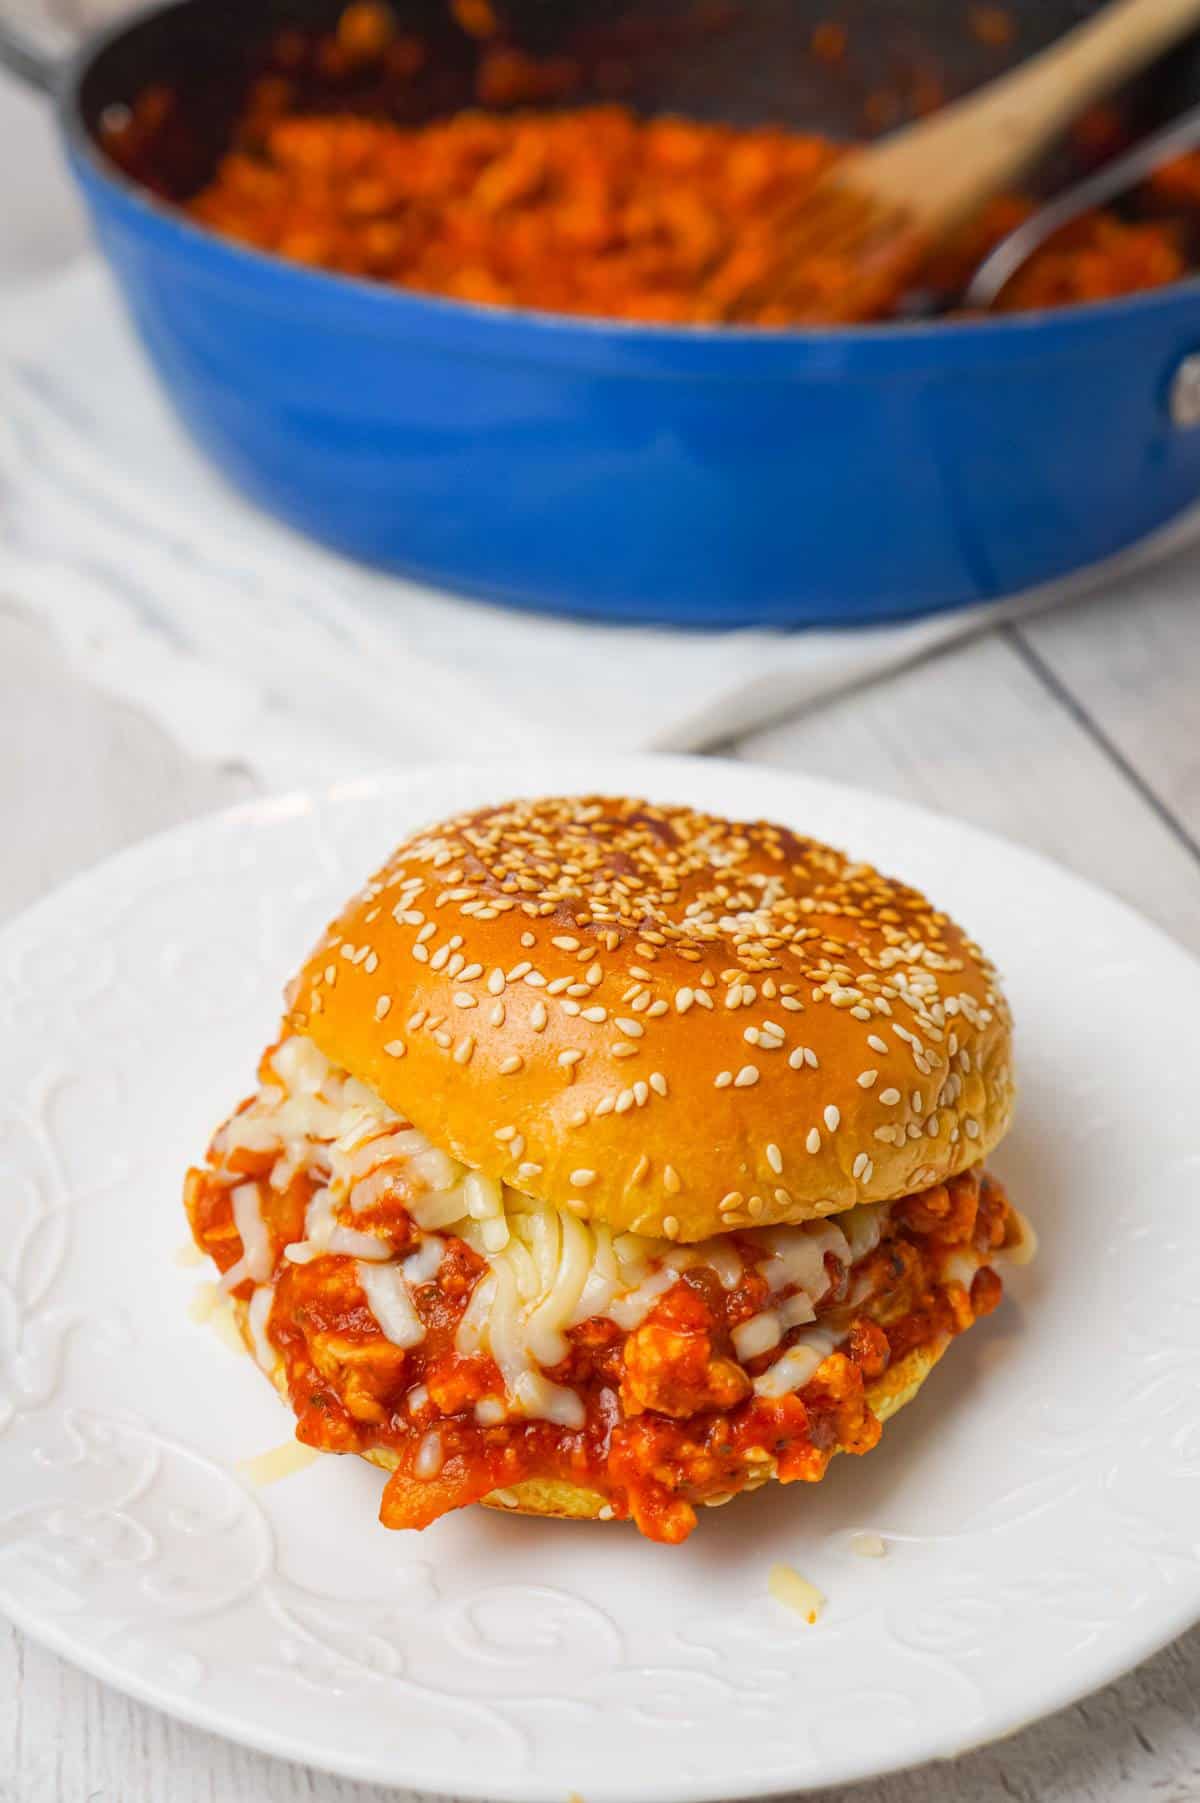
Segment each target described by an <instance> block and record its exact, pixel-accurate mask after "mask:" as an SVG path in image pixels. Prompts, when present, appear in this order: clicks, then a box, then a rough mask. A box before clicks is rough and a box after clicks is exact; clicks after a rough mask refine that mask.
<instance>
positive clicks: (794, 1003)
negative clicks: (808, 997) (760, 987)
mask: <svg viewBox="0 0 1200 1803" xmlns="http://www.w3.org/2000/svg"><path fill="white" fill-rule="evenodd" d="M779 1006H780V1007H781V1008H786V1009H787V1011H788V1013H789V1014H803V1013H804V1003H803V1002H802V1001H799V1000H798V999H797V997H796V996H794V995H781V996H780V998H779Z"/></svg>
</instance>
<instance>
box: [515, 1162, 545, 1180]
mask: <svg viewBox="0 0 1200 1803" xmlns="http://www.w3.org/2000/svg"><path fill="white" fill-rule="evenodd" d="M541 1174H542V1167H541V1165H540V1164H533V1163H532V1162H531V1161H529V1160H526V1161H525V1162H524V1163H522V1164H519V1165H518V1166H517V1176H518V1177H519V1178H520V1179H521V1182H522V1183H532V1182H533V1179H534V1178H535V1177H540V1176H541Z"/></svg>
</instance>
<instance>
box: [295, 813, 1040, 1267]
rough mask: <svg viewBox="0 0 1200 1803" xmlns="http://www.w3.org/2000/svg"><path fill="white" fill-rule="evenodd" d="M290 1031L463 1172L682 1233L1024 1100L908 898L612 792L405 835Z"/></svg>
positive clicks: (721, 1223)
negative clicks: (465, 1167)
mask: <svg viewBox="0 0 1200 1803" xmlns="http://www.w3.org/2000/svg"><path fill="white" fill-rule="evenodd" d="M285 1024H286V1027H287V1029H288V1030H289V1031H291V1032H298V1033H304V1034H307V1035H309V1037H311V1038H312V1039H313V1040H315V1041H316V1043H317V1045H318V1046H319V1047H320V1048H321V1050H322V1051H323V1052H324V1053H325V1054H326V1056H327V1057H329V1058H331V1059H332V1060H334V1061H335V1062H336V1063H338V1064H340V1065H342V1066H343V1067H344V1068H345V1069H347V1070H348V1071H350V1072H351V1074H352V1075H353V1076H355V1077H357V1078H358V1079H359V1080H360V1081H361V1082H363V1083H366V1084H368V1085H370V1087H371V1088H372V1089H374V1090H375V1091H376V1093H377V1094H379V1095H380V1096H382V1098H383V1099H384V1101H386V1102H387V1103H388V1104H389V1105H390V1106H391V1107H393V1108H394V1109H396V1110H397V1111H398V1112H400V1113H402V1114H404V1115H406V1116H407V1117H408V1118H409V1119H410V1120H411V1121H412V1122H413V1123H414V1124H415V1125H416V1126H417V1127H419V1128H420V1129H421V1131H422V1132H423V1133H425V1134H426V1135H427V1136H428V1137H429V1138H430V1139H431V1140H433V1142H434V1143H435V1144H437V1145H440V1146H443V1147H445V1148H446V1150H448V1151H450V1152H452V1153H453V1154H454V1155H455V1156H456V1157H458V1158H460V1159H461V1160H462V1161H463V1162H464V1163H466V1164H469V1165H471V1166H473V1167H475V1168H477V1169H480V1170H482V1171H484V1172H485V1173H486V1174H487V1175H489V1176H491V1177H494V1178H497V1179H502V1180H503V1181H505V1182H507V1183H509V1184H511V1185H512V1186H513V1187H514V1188H516V1189H519V1190H523V1191H524V1192H525V1193H527V1194H529V1195H532V1196H536V1197H539V1198H541V1199H542V1200H545V1201H548V1202H554V1203H557V1204H559V1205H560V1206H566V1207H570V1208H572V1209H574V1210H575V1212H577V1213H578V1214H580V1215H582V1216H584V1217H586V1218H588V1219H592V1220H597V1221H606V1222H608V1223H610V1224H611V1225H612V1226H614V1227H616V1228H619V1229H624V1230H633V1231H636V1232H639V1233H646V1234H656V1235H662V1236H665V1237H667V1238H671V1239H681V1240H697V1239H703V1238H705V1237H706V1236H708V1235H709V1234H713V1233H721V1232H728V1231H731V1230H732V1229H734V1228H738V1227H746V1226H751V1225H756V1226H763V1225H767V1224H769V1223H772V1222H783V1221H802V1220H808V1219H811V1218H814V1217H816V1216H820V1215H825V1214H833V1213H836V1212H838V1211H840V1210H842V1209H846V1208H849V1207H852V1206H853V1205H854V1204H855V1203H860V1202H875V1201H885V1200H888V1199H890V1198H892V1197H895V1196H899V1195H904V1194H906V1193H908V1192H910V1191H912V1190H914V1189H919V1188H922V1187H924V1186H925V1185H927V1184H931V1183H935V1182H937V1181H939V1180H941V1179H942V1178H945V1177H947V1176H951V1175H953V1174H954V1173H955V1172H958V1171H961V1170H964V1169H965V1168H967V1167H968V1166H969V1165H972V1164H975V1163H976V1162H977V1161H978V1160H979V1159H980V1158H982V1157H983V1156H984V1154H985V1153H987V1152H988V1150H989V1149H990V1148H991V1147H992V1146H993V1145H994V1144H995V1143H996V1141H997V1140H998V1139H999V1138H1000V1137H1001V1135H1002V1134H1003V1132H1004V1130H1005V1128H1006V1126H1007V1124H1008V1118H1009V1113H1010V1108H1011V1101H1012V1081H1011V1076H1010V1046H1011V1024H1010V1017H1009V1013H1008V1008H1007V1006H1006V1004H1005V1002H1004V998H1003V997H1002V995H1001V994H1000V993H999V990H998V989H997V986H996V979H995V973H994V972H993V970H992V967H991V966H990V965H989V964H988V963H987V961H986V959H985V958H984V957H983V955H982V954H981V952H980V951H979V950H978V948H977V947H976V946H974V945H973V944H972V943H971V941H970V940H969V939H968V938H967V937H966V936H965V934H964V933H963V932H962V931H961V930H960V929H959V928H958V927H956V926H955V925H954V924H953V922H951V921H950V920H949V919H947V917H946V916H945V915H944V914H940V913H938V911H937V910H936V909H935V908H934V907H933V905H932V904H931V903H930V902H928V901H926V900H925V898H924V897H923V896H922V895H920V894H919V893H918V892H917V891H916V890H914V889H909V888H906V887H905V886H904V885H902V884H900V883H897V882H895V881H893V880H892V879H891V878H888V877H884V876H880V875H879V873H878V872H877V871H875V870H873V869H872V868H871V867H870V866H869V865H865V864H855V863H852V862H851V861H850V860H849V859H848V858H847V857H845V856H844V855H843V854H842V853H841V852H838V851H833V850H831V849H830V848H829V847H828V846H826V845H821V844H818V843H816V842H815V841H813V840H809V839H802V838H800V837H798V836H797V835H796V834H795V833H793V832H790V831H789V830H788V829H787V828H785V827H780V826H772V825H770V824H767V823H765V822H761V821H760V822H755V823H752V824H749V825H737V824H734V823H731V822H730V821H727V820H721V819H717V818H714V817H713V816H711V815H707V814H702V813H698V812H696V811H694V810H692V809H689V808H683V807H656V806H652V805H650V804H649V803H647V802H643V801H633V800H627V799H624V798H608V797H600V798H597V797H586V798H580V797H567V798H551V799H547V800H542V801H518V802H512V803H510V804H507V805H504V806H500V807H495V808H486V809H482V810H480V811H478V812H475V813H471V814H465V815H462V816H460V817H459V818H457V819H454V820H451V821H447V822H445V823H444V824H442V825H439V826H435V827H431V828H429V829H428V830H426V831H423V832H420V833H417V834H416V835H414V836H413V837H412V838H411V839H409V840H407V841H406V842H405V843H404V844H403V845H401V846H400V847H399V848H398V850H397V851H396V852H395V853H394V855H393V856H392V857H391V858H390V859H389V861H388V863H387V864H386V865H385V866H384V867H383V869H382V870H381V871H380V872H379V873H378V875H377V876H375V877H373V878H372V880H371V881H370V882H369V883H368V884H367V886H366V888H365V889H363V890H362V892H361V893H360V894H359V895H358V896H356V897H355V898H354V899H353V900H352V901H351V902H350V904H349V905H348V907H347V908H346V909H345V910H344V911H343V913H342V914H340V915H339V916H338V918H337V919H336V920H335V921H334V922H333V924H332V925H331V926H330V928H329V929H328V931H327V933H326V935H325V937H324V938H323V939H322V941H321V943H320V944H319V945H318V947H317V948H316V950H315V952H314V953H313V954H312V956H311V957H310V959H309V961H308V963H307V964H306V965H305V967H304V969H303V970H302V971H301V973H300V976H299V978H298V979H297V981H296V983H295V984H294V985H293V986H292V990H291V992H290V998H289V1013H288V1016H287V1020H286V1023H285Z"/></svg>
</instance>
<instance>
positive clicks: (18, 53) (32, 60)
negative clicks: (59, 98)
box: [0, 12, 65, 94]
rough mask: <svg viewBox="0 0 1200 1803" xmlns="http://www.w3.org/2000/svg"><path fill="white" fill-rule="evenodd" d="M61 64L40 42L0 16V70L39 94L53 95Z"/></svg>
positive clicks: (26, 29) (59, 56)
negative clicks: (16, 77) (8, 73)
mask: <svg viewBox="0 0 1200 1803" xmlns="http://www.w3.org/2000/svg"><path fill="white" fill-rule="evenodd" d="M64 61H65V59H64V57H63V56H62V55H61V54H56V53H55V51H54V50H52V49H51V47H50V45H49V44H48V43H47V42H46V41H45V39H44V38H42V37H39V35H38V34H37V33H36V32H34V31H30V30H29V29H28V28H26V27H25V26H22V25H18V24H17V23H16V21H15V20H13V19H6V18H5V17H4V15H3V13H2V12H0V68H4V69H7V70H9V71H10V73H11V74H13V75H17V76H19V77H20V79H21V80H22V81H24V82H27V83H28V85H29V86H30V87H31V88H37V89H39V90H40V91H41V92H42V93H43V94H53V93H54V92H55V90H56V88H57V86H58V78H59V73H60V71H61V69H62V67H63V65H64Z"/></svg>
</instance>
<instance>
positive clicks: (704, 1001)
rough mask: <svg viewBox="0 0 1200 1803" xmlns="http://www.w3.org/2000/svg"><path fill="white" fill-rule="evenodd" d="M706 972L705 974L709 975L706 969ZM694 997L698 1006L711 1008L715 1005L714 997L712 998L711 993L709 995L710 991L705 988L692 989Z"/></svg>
mask: <svg viewBox="0 0 1200 1803" xmlns="http://www.w3.org/2000/svg"><path fill="white" fill-rule="evenodd" d="M704 974H705V976H707V975H708V972H707V971H705V973H704ZM692 998H693V1000H694V1001H695V1003H696V1006H697V1007H698V1008H711V1007H712V1006H713V999H712V997H711V995H709V994H708V992H707V991H706V990H704V989H694V990H693V991H692Z"/></svg>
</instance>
